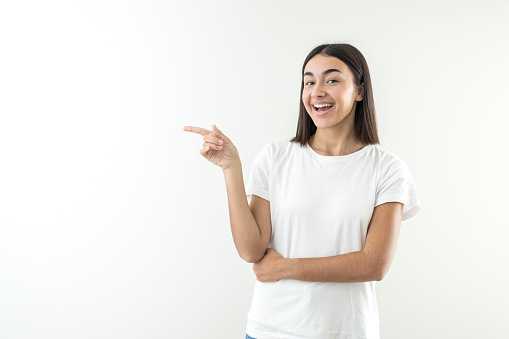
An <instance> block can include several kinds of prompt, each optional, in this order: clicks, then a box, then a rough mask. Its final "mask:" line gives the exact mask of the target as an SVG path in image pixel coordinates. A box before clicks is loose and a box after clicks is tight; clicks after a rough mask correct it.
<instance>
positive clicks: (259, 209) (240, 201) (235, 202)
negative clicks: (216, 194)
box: [223, 160, 272, 263]
mask: <svg viewBox="0 0 509 339" xmlns="http://www.w3.org/2000/svg"><path fill="white" fill-rule="evenodd" d="M223 173H224V178H225V182H226V190H227V192H228V206H229V210H230V225H231V229H232V236H233V242H234V243H235V247H236V248H237V252H239V255H240V257H241V258H242V259H244V260H245V261H247V262H249V263H255V262H257V261H259V260H260V259H261V258H263V256H264V255H265V251H266V250H267V245H268V243H269V239H270V235H271V230H272V225H271V223H270V205H269V202H268V201H267V200H265V199H262V198H260V197H258V196H256V195H253V196H252V199H251V206H248V204H247V198H246V190H245V188H244V181H243V176H242V165H241V163H240V160H239V161H238V162H237V163H235V164H234V165H232V166H231V167H230V168H228V169H227V170H224V171H223Z"/></svg>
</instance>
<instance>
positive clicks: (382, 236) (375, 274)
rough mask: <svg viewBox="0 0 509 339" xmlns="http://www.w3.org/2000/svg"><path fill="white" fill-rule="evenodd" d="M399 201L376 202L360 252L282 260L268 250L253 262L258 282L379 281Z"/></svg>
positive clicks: (395, 232)
mask: <svg viewBox="0 0 509 339" xmlns="http://www.w3.org/2000/svg"><path fill="white" fill-rule="evenodd" d="M402 214H403V204H402V203H399V202H388V203H385V204H381V205H378V206H377V207H375V209H374V210H373V215H372V217H371V221H370V223H369V226H368V231H367V232H368V233H367V235H366V243H365V245H364V248H363V249H362V250H360V251H356V252H350V253H346V254H341V255H337V256H333V257H324V258H299V259H285V258H283V257H282V256H281V255H279V253H277V252H276V251H274V250H272V249H267V252H266V254H265V256H264V257H263V258H262V259H261V260H260V261H258V262H257V263H254V264H253V270H254V272H255V275H256V278H257V280H259V281H262V282H270V281H277V280H280V279H295V280H304V281H321V282H363V281H380V280H382V279H383V278H384V277H385V275H386V274H387V272H388V271H389V267H390V266H391V263H392V259H393V258H394V254H395V253H396V247H397V244H398V237H399V230H400V227H401V219H402Z"/></svg>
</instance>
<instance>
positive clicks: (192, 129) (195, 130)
mask: <svg viewBox="0 0 509 339" xmlns="http://www.w3.org/2000/svg"><path fill="white" fill-rule="evenodd" d="M183 130H184V131H186V132H193V133H196V134H201V135H203V136H205V135H207V134H209V133H210V132H211V131H209V130H208V129H205V128H201V127H196V126H184V128H183Z"/></svg>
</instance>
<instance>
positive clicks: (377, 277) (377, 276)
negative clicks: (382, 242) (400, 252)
mask: <svg viewBox="0 0 509 339" xmlns="http://www.w3.org/2000/svg"><path fill="white" fill-rule="evenodd" d="M388 272H389V265H388V264H385V263H377V264H375V265H374V267H373V268H372V270H371V275H372V280H373V281H382V280H383V279H384V278H385V276H386V275H387V273H388Z"/></svg>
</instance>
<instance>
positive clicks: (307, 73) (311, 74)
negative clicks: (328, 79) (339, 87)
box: [304, 68, 343, 76]
mask: <svg viewBox="0 0 509 339" xmlns="http://www.w3.org/2000/svg"><path fill="white" fill-rule="evenodd" d="M332 72H339V73H341V74H343V72H341V71H340V70H339V69H335V68H331V69H328V70H326V71H324V72H323V75H327V74H329V73H332ZM306 75H310V76H313V73H311V72H306V73H304V76H306Z"/></svg>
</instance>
